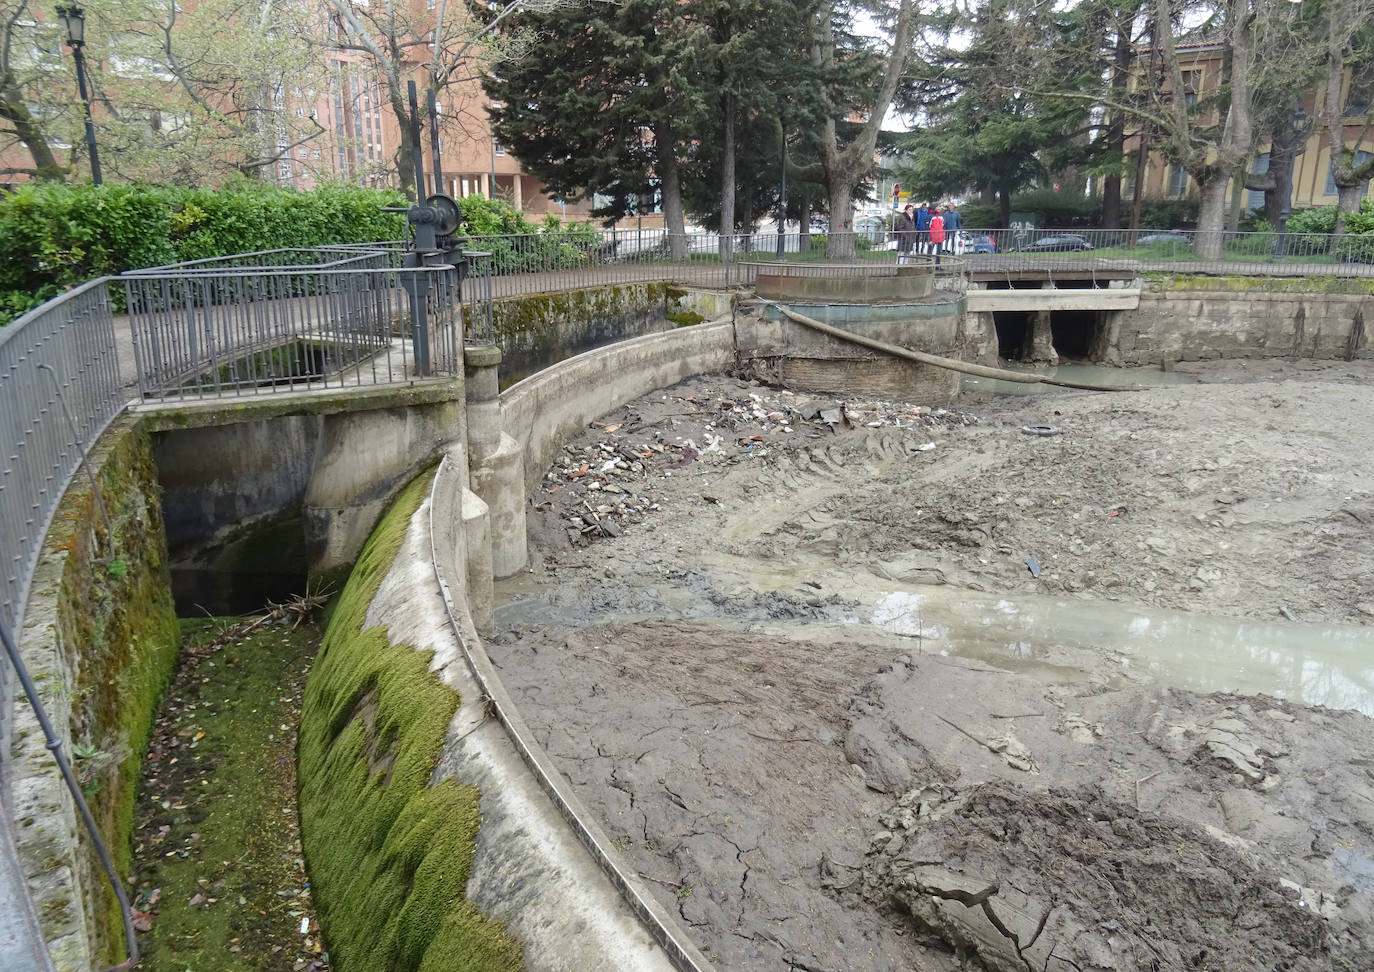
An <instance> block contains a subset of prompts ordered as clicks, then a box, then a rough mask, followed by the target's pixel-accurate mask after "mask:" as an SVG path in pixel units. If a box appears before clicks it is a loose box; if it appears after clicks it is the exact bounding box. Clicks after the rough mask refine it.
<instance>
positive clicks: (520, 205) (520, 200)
mask: <svg viewBox="0 0 1374 972" xmlns="http://www.w3.org/2000/svg"><path fill="white" fill-rule="evenodd" d="M522 178H523V177H522V176H521V175H520V173H518V172H517V173H516V174H515V176H514V177H513V178H512V180H511V181H512V182H514V183H515V197H514V202H515V211H516V212H517V213H523V212H524V211H525V194H524V192H523V191H522V190H521V185H520V183H521V181H522Z"/></svg>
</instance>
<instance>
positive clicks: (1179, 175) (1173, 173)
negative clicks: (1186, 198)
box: [1164, 162, 1188, 196]
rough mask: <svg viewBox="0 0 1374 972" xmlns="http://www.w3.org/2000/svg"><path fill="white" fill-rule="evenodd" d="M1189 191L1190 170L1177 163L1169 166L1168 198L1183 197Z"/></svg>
mask: <svg viewBox="0 0 1374 972" xmlns="http://www.w3.org/2000/svg"><path fill="white" fill-rule="evenodd" d="M1187 191H1188V170H1187V169H1185V168H1184V167H1183V166H1181V165H1179V164H1178V163H1177V162H1175V163H1174V164H1173V165H1171V166H1169V187H1168V188H1167V189H1166V190H1165V192H1164V194H1165V195H1166V196H1181V195H1183V194H1184V193H1186V192H1187Z"/></svg>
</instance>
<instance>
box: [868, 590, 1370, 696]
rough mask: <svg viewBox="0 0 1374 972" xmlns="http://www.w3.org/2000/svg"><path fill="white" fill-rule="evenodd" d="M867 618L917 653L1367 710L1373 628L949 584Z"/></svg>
mask: <svg viewBox="0 0 1374 972" xmlns="http://www.w3.org/2000/svg"><path fill="white" fill-rule="evenodd" d="M1275 614H1276V616H1278V612H1277V611H1276V612H1275ZM871 622H872V623H873V624H875V625H877V626H878V627H881V628H884V629H886V630H890V631H893V632H894V633H899V634H905V635H906V636H907V637H911V636H913V635H914V634H916V633H917V632H919V637H920V639H921V642H922V648H923V650H925V651H934V652H939V651H944V652H948V653H949V654H952V655H964V656H971V657H976V658H982V659H985V660H987V661H1002V660H1005V661H1021V660H1038V661H1042V662H1046V663H1049V664H1054V665H1064V664H1066V663H1070V664H1071V663H1072V660H1073V658H1074V657H1075V656H1081V654H1082V653H1083V652H1095V653H1098V654H1100V655H1103V656H1105V658H1106V660H1107V662H1108V664H1109V665H1112V666H1116V667H1119V669H1120V670H1121V671H1122V672H1123V673H1129V674H1133V675H1138V674H1141V673H1144V674H1146V675H1148V676H1150V677H1151V678H1153V679H1156V680H1158V681H1159V682H1160V683H1162V684H1166V685H1170V686H1175V687H1178V688H1186V689H1191V690H1193V691H1195V692H1240V693H1247V694H1252V693H1261V692H1262V693H1264V694H1267V695H1274V696H1277V697H1279V698H1284V699H1290V700H1292V701H1294V702H1302V703H1305V704H1307V705H1326V706H1331V707H1333V708H1339V709H1358V710H1359V711H1361V712H1364V713H1365V714H1366V715H1371V716H1374V630H1372V629H1370V628H1365V627H1356V626H1346V625H1330V626H1324V625H1306V624H1301V623H1297V624H1295V623H1293V622H1290V621H1286V620H1282V619H1280V620H1277V621H1275V622H1273V623H1268V622H1263V621H1236V620H1233V619H1230V618H1219V617H1209V616H1207V615H1197V614H1185V613H1182V612H1178V611H1166V610H1161V609H1159V608H1142V607H1132V606H1129V605H1123V604H1117V603H1112V602H1101V601H1076V600H1066V599H1061V598H1052V597H1018V598H1015V599H1009V598H1001V597H995V596H992V595H987V594H979V593H976V592H971V591H961V590H954V589H951V588H925V589H919V590H917V589H912V590H907V591H892V592H888V593H886V594H883V595H881V596H880V597H879V599H878V601H877V602H876V604H875V605H874V610H873V614H872V616H871Z"/></svg>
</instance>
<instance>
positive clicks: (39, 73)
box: [0, 0, 74, 179]
mask: <svg viewBox="0 0 1374 972" xmlns="http://www.w3.org/2000/svg"><path fill="white" fill-rule="evenodd" d="M58 78H61V82H58ZM56 83H63V84H65V83H66V73H65V70H64V69H63V67H62V63H61V42H60V39H59V37H58V32H57V29H56V28H55V27H52V26H50V25H45V24H42V23H40V22H39V21H38V19H37V14H36V13H35V12H34V11H33V9H32V8H31V7H30V6H29V4H28V0H0V136H3V137H6V138H8V139H9V140H11V144H19V145H22V146H23V147H24V150H25V151H26V152H27V153H28V155H29V157H30V158H31V159H32V160H33V165H32V167H23V168H20V167H15V168H11V169H6V170H4V171H5V172H7V173H9V174H24V175H29V176H32V177H33V178H36V179H61V178H64V177H65V176H66V175H67V172H68V169H67V167H66V166H64V165H62V164H61V163H59V162H58V161H57V157H56V155H55V154H54V153H53V150H52V147H51V145H50V144H49V139H50V138H52V137H53V136H55V135H59V134H67V133H66V132H65V126H63V125H62V121H61V119H60V117H59V116H60V115H61V114H63V111H62V108H61V105H62V101H61V100H59V99H58V98H57V97H55V92H54V91H53V86H54V84H56ZM66 90H69V91H70V90H72V89H71V88H70V87H68V88H67V89H66ZM73 97H74V95H73ZM34 106H37V110H35V107H34ZM55 126H56V128H57V129H59V130H54V129H55Z"/></svg>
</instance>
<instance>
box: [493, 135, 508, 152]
mask: <svg viewBox="0 0 1374 972" xmlns="http://www.w3.org/2000/svg"><path fill="white" fill-rule="evenodd" d="M491 141H492V145H494V146H495V151H496V154H497V155H505V154H506V147H505V146H504V145H502V144H501V140H500V139H499V138H493V139H492V140H491Z"/></svg>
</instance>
